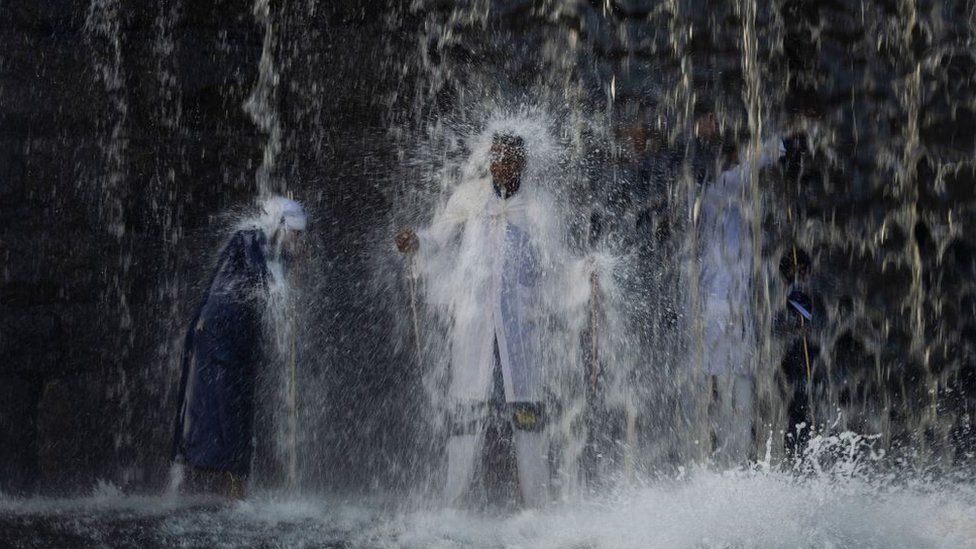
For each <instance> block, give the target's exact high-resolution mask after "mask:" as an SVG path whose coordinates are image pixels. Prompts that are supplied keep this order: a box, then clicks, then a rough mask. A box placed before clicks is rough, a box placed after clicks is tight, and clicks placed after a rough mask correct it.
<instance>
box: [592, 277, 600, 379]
mask: <svg viewBox="0 0 976 549" xmlns="http://www.w3.org/2000/svg"><path fill="white" fill-rule="evenodd" d="M598 299H599V296H598V294H597V280H596V272H593V273H591V274H590V388H591V389H593V390H594V391H596V382H597V378H598V376H599V375H600V347H599V341H600V338H599V328H600V324H599V317H598V315H597V313H598V311H599V310H598V308H597V306H598V301H597V300H598Z"/></svg>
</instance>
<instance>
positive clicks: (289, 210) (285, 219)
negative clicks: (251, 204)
mask: <svg viewBox="0 0 976 549" xmlns="http://www.w3.org/2000/svg"><path fill="white" fill-rule="evenodd" d="M261 209H262V210H263V212H262V213H263V216H262V217H263V218H264V220H265V222H266V226H267V227H268V228H272V227H275V228H277V227H283V228H285V229H287V230H289V231H304V230H305V225H306V224H307V223H308V217H307V216H306V215H305V208H302V205H301V204H299V203H298V202H296V201H294V200H292V199H290V198H285V197H283V196H272V197H270V198H268V199H267V200H265V201H264V204H263V205H262V207H261Z"/></svg>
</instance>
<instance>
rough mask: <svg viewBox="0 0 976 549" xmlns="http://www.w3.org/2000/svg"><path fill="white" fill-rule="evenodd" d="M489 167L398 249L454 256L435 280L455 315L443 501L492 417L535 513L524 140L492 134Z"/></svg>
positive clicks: (535, 258) (470, 471) (466, 471)
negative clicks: (507, 434)
mask: <svg viewBox="0 0 976 549" xmlns="http://www.w3.org/2000/svg"><path fill="white" fill-rule="evenodd" d="M490 161H491V165H490V171H491V181H490V182H489V181H487V180H484V181H477V182H474V183H475V184H474V185H470V184H468V185H465V184H462V185H461V187H459V189H458V190H457V191H455V193H454V194H453V195H452V196H451V198H450V199H449V200H448V203H447V205H446V207H445V208H444V210H443V211H442V212H441V214H440V215H438V216H436V217H435V219H434V222H433V223H432V224H431V225H430V226H429V227H428V228H426V229H422V230H418V231H416V232H415V231H413V230H411V229H404V230H402V231H400V232H399V233H398V234H397V236H396V244H397V247H398V248H399V250H400V251H401V252H407V253H412V252H417V254H418V257H419V258H421V259H422V260H423V259H425V257H424V256H425V255H426V256H428V259H431V260H433V258H430V257H429V256H432V255H433V254H437V253H439V252H443V251H444V250H451V251H454V250H456V255H455V256H453V257H451V258H450V259H449V260H451V261H454V262H455V264H454V265H453V266H452V268H451V269H450V272H451V275H450V276H453V277H454V279H453V281H448V282H446V281H434V282H435V283H437V282H439V283H441V284H442V285H443V284H448V285H450V288H451V295H449V296H447V297H446V300H447V301H449V303H447V305H448V308H449V310H450V311H451V314H452V317H453V319H452V320H453V322H452V327H451V334H450V336H451V337H450V340H451V370H450V371H451V379H450V387H449V395H450V397H451V400H452V401H453V403H454V404H455V405H456V406H457V410H458V412H457V414H455V416H454V417H453V418H452V423H453V425H452V427H451V435H450V438H449V441H448V447H447V458H448V471H447V480H446V486H445V497H446V499H447V501H448V503H449V504H452V505H456V504H459V503H460V501H461V500H462V498H463V497H464V496H465V495H466V493H467V491H468V490H469V488H470V486H471V484H472V482H473V480H474V476H475V473H476V472H477V464H478V463H479V461H480V458H481V457H482V455H481V454H482V451H483V447H484V442H485V431H486V427H487V423H488V421H490V420H491V418H492V417H495V418H501V419H502V420H504V421H509V422H510V423H511V427H512V437H513V446H514V448H515V454H516V467H517V470H518V483H519V489H520V493H521V496H522V500H523V503H525V504H526V505H529V506H539V505H542V504H544V503H545V501H546V499H547V494H548V481H549V466H548V453H549V445H548V439H547V437H546V433H545V410H544V408H543V403H542V401H543V397H544V372H543V360H542V349H541V339H540V338H541V335H542V334H541V333H540V329H539V326H538V325H537V317H538V311H539V309H538V305H539V300H540V295H541V281H540V278H541V276H542V266H541V263H540V257H541V256H540V254H541V250H540V242H539V237H540V235H538V234H536V231H535V230H534V226H535V225H534V223H533V220H532V219H531V218H532V217H533V215H534V214H533V213H531V212H532V211H533V208H534V207H535V204H534V203H533V201H532V200H531V199H530V198H529V196H527V195H529V194H530V193H529V192H526V191H525V190H524V189H522V188H521V185H522V172H523V168H524V166H525V161H526V159H525V146H524V143H523V140H522V138H521V137H518V136H514V135H495V136H494V138H493V142H492V147H491V159H490ZM533 196H538V195H533ZM457 240H459V243H458V242H457ZM455 243H456V244H457V246H456V248H455V247H453V246H452V244H455ZM499 373H500V375H499ZM499 378H500V381H501V383H498V380H499ZM498 393H501V394H498ZM496 403H500V404H501V406H500V407H499V406H496Z"/></svg>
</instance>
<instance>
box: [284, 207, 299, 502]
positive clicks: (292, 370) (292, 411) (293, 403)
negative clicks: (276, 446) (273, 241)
mask: <svg viewBox="0 0 976 549" xmlns="http://www.w3.org/2000/svg"><path fill="white" fill-rule="evenodd" d="M288 199H289V200H294V199H295V195H294V193H293V192H292V191H288ZM289 305H290V304H286V307H288V313H289V314H288V322H289V326H288V329H289V332H290V333H289V360H288V362H289V374H290V377H289V383H288V488H289V489H290V490H294V489H295V488H296V487H297V486H298V344H297V336H296V334H295V315H294V311H293V310H291V307H290V306H289Z"/></svg>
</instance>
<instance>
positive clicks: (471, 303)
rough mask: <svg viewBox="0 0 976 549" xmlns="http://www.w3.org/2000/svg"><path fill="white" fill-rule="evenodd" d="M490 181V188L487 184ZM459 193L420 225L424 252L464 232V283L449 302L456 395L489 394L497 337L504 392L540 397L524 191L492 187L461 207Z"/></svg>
mask: <svg viewBox="0 0 976 549" xmlns="http://www.w3.org/2000/svg"><path fill="white" fill-rule="evenodd" d="M485 188H486V189H490V187H489V186H488V185H487V184H486V185H485ZM488 192H489V193H490V190H489V191H488ZM453 201H454V198H453V197H452V201H449V202H448V207H447V211H446V212H445V215H442V216H441V217H440V219H439V220H438V221H437V222H435V223H434V224H433V225H431V227H429V228H428V229H425V230H421V231H418V232H417V236H418V237H419V239H420V250H419V254H420V256H421V259H422V260H423V259H424V256H425V255H427V254H430V253H434V252H436V250H437V249H439V248H441V247H444V246H446V245H447V244H448V243H449V242H450V241H451V240H452V239H453V238H455V237H458V236H459V237H460V238H461V243H460V248H459V251H458V255H459V256H460V257H457V258H456V261H457V262H458V263H460V264H461V265H462V267H460V268H459V273H460V275H461V276H462V277H463V278H464V285H463V287H459V288H457V290H458V291H457V295H454V296H452V297H451V299H452V300H453V302H452V303H450V307H451V309H452V310H453V321H454V325H453V327H452V330H451V386H450V395H451V396H452V397H454V398H455V399H458V400H474V401H485V400H487V399H488V396H489V391H490V386H491V374H492V367H493V365H494V361H493V345H494V343H495V341H496V340H497V342H498V348H499V357H500V363H501V369H502V374H503V384H504V389H505V398H506V400H507V401H508V402H514V401H529V402H537V401H540V400H542V398H543V375H542V352H541V340H540V333H539V330H538V327H537V324H536V314H537V311H538V303H539V298H540V291H541V284H540V265H539V251H538V249H537V243H536V241H535V240H534V238H533V235H532V234H531V232H530V231H531V229H530V225H529V219H528V216H527V213H526V211H527V204H526V199H525V196H524V193H523V192H519V193H517V194H515V195H514V196H512V197H510V198H508V199H503V198H500V197H498V196H495V195H494V194H491V196H490V197H488V198H487V199H486V200H484V201H483V202H481V204H483V206H482V207H481V208H479V210H478V211H473V212H472V211H466V212H457V211H455V210H457V209H460V208H458V207H456V206H455V204H453V203H452V202H453Z"/></svg>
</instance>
